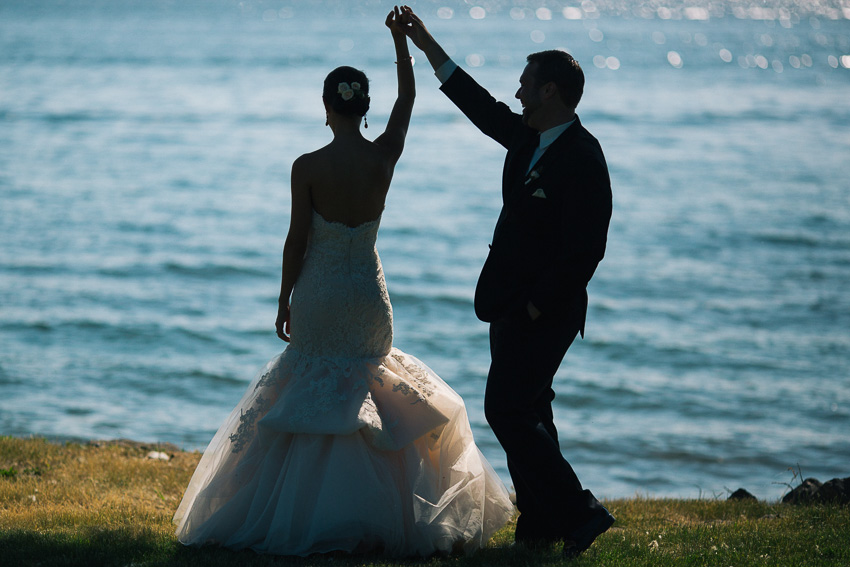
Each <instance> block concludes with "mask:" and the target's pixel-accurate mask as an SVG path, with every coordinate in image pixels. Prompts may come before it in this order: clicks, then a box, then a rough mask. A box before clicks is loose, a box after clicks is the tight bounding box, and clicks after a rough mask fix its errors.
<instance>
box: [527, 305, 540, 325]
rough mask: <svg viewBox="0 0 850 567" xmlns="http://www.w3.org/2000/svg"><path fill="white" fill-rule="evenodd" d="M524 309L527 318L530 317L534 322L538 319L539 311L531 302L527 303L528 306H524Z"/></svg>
mask: <svg viewBox="0 0 850 567" xmlns="http://www.w3.org/2000/svg"><path fill="white" fill-rule="evenodd" d="M525 309H526V310H527V311H528V316H529V317H531V320H532V321H536V320H537V318H538V317H540V315H541V313H540V310H539V309H537V308H536V307H535V306H534V304H533V303H532V302H530V301H529V302H528V305H526V306H525Z"/></svg>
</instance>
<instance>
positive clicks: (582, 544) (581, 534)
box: [564, 508, 614, 557]
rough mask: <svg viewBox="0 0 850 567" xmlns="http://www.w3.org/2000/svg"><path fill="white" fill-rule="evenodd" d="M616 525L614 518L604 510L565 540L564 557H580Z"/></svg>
mask: <svg viewBox="0 0 850 567" xmlns="http://www.w3.org/2000/svg"><path fill="white" fill-rule="evenodd" d="M613 524H614V516H612V515H611V514H609V513H608V510H606V509H605V508H602V509H601V510H600V511H599V512H598V513H597V514H595V515H594V516H593V518H591V519H590V520H589V521H588V522H587V523H585V524H584V525H583V526H581V527H579V528H577V529H575V530H573V531H572V532H570V533H569V534H568V535H567V537H566V538H565V540H564V556H565V557H578V556H579V555H580V554H581V553H582V552H583V551H584V550H586V549H587V548H588V547H590V545H591V544H592V543H593V540H595V539H596V538H597V537H599V536H600V535H601V534H602V533H604V532H605V531H606V530H607V529H608V528H610V527H611V526H612V525H613Z"/></svg>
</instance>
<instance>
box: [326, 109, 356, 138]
mask: <svg viewBox="0 0 850 567" xmlns="http://www.w3.org/2000/svg"><path fill="white" fill-rule="evenodd" d="M362 120H363V119H362V118H361V117H360V116H339V115H337V116H334V117H333V119H331V120H330V121H329V124H330V127H331V130H332V131H333V133H334V138H340V137H345V138H348V137H352V136H356V137H363V135H362V134H361V133H360V122H361V121H362Z"/></svg>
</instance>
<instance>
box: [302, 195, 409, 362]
mask: <svg viewBox="0 0 850 567" xmlns="http://www.w3.org/2000/svg"><path fill="white" fill-rule="evenodd" d="M379 225H380V219H376V220H374V221H371V222H366V223H363V224H361V225H358V226H356V227H349V226H347V225H345V224H342V223H338V222H329V221H326V220H325V219H324V218H323V217H322V216H321V215H320V214H319V213H317V212H315V211H314V212H313V222H312V225H311V228H310V242H309V244H308V246H307V254H306V257H305V260H304V266H303V267H302V269H301V274H300V275H299V276H298V280H297V282H296V283H295V288H294V290H293V294H292V308H291V324H292V343H291V345H290V348H293V349H295V350H297V351H299V352H302V353H303V354H310V355H316V356H330V357H376V356H385V355H386V354H387V353H389V351H390V349H391V348H392V341H393V335H392V328H393V321H392V307H391V305H390V300H389V295H388V294H387V286H386V283H385V281H384V272H383V269H382V268H381V260H380V258H379V257H378V251H377V250H376V249H375V241H376V240H377V237H378V226H379Z"/></svg>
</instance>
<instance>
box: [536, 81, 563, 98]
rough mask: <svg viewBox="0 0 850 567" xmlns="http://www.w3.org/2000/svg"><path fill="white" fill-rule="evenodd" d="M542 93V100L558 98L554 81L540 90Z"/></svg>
mask: <svg viewBox="0 0 850 567" xmlns="http://www.w3.org/2000/svg"><path fill="white" fill-rule="evenodd" d="M540 90H541V91H542V93H543V98H552V97H553V96H554V97H557V96H560V95H559V94H558V85H556V84H555V81H549V82H548V83H546V84H545V85H543V87H541V89H540Z"/></svg>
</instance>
